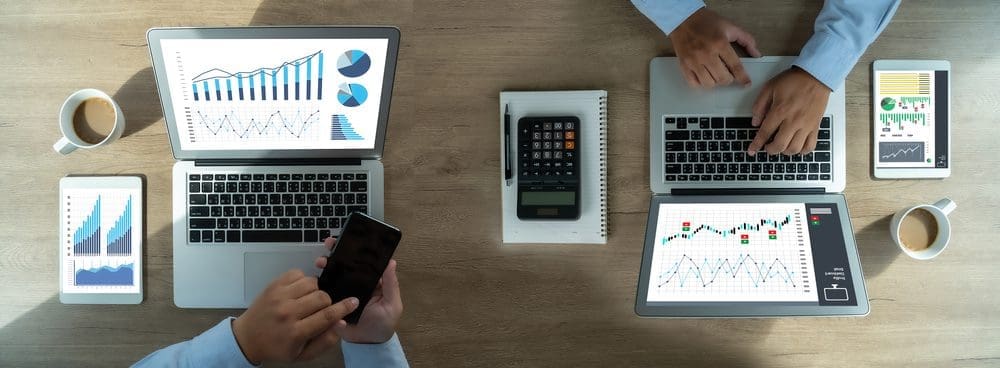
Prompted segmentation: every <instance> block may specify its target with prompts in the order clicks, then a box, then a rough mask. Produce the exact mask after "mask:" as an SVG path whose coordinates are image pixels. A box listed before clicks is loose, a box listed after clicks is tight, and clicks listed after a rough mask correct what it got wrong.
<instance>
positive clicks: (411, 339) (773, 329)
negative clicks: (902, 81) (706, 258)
mask: <svg viewBox="0 0 1000 368" xmlns="http://www.w3.org/2000/svg"><path fill="white" fill-rule="evenodd" d="M331 3H332V4H327V3H326V2H323V1H304V2H294V1H276V0H274V1H272V0H268V1H264V2H263V3H262V4H258V2H257V1H242V2H238V1H229V2H225V3H224V4H222V2H190V1H177V0H165V1H164V0H161V1H142V2H140V1H122V0H112V1H89V2H65V1H52V0H45V1H18V2H13V1H2V2H0V35H2V36H0V67H2V69H3V70H4V71H5V72H4V73H3V76H2V77H0V86H2V88H0V101H3V105H4V108H3V109H0V142H2V144H0V165H2V167H3V173H2V176H0V193H2V194H0V198H2V203H3V205H2V206H0V218H2V220H0V222H2V223H0V234H2V235H0V239H2V242H0V280H3V281H2V282H0V365H3V366H69V365H71V364H75V363H82V364H80V365H99V366H105V365H113V366H122V365H127V364H129V363H131V362H134V361H136V360H138V359H140V358H141V357H143V356H144V355H146V354H148V353H150V352H152V351H153V350H156V349H158V348H161V347H164V346H166V345H169V344H172V343H174V342H178V341H181V340H184V339H188V338H191V337H192V336H194V335H196V334H198V333H200V332H201V331H203V330H205V329H207V328H209V327H211V326H212V325H214V324H215V323H217V322H218V321H219V320H220V319H221V318H223V317H224V316H228V315H237V314H238V313H239V311H237V310H183V309H178V308H176V307H174V305H173V303H172V300H171V299H172V287H173V286H172V283H171V280H172V267H171V261H172V260H171V238H170V226H171V224H170V218H171V213H170V205H169V203H170V199H171V195H170V185H171V184H170V183H171V182H170V175H171V171H170V169H171V165H172V164H173V162H174V160H173V158H172V156H171V154H170V148H169V144H168V141H167V136H166V130H165V128H164V124H163V119H162V115H161V114H162V113H161V111H160V106H159V102H158V99H157V95H156V92H155V87H154V82H153V78H152V74H151V72H150V61H149V53H148V49H147V47H146V43H145V37H144V36H145V31H146V29H147V28H150V27H153V26H182V25H185V26H207V25H213V26H219V25H226V26H239V25H248V24H252V25H288V24H387V25H397V26H399V27H400V28H401V29H402V47H401V50H400V56H399V68H398V74H397V77H396V89H395V91H394V95H393V101H392V112H391V117H390V124H389V133H388V139H387V143H386V150H385V157H384V160H383V161H384V163H385V171H386V192H387V194H386V205H385V212H386V217H387V219H388V220H390V221H391V222H393V223H395V224H397V225H399V226H400V227H401V228H402V229H403V230H404V232H405V233H406V236H405V241H404V243H403V244H402V245H401V247H400V248H399V252H398V253H397V256H398V260H399V264H400V266H399V273H400V278H401V281H402V286H403V296H404V302H405V305H406V311H405V314H404V316H403V319H402V322H401V325H400V326H399V334H400V337H401V339H402V341H403V344H404V347H405V349H406V352H407V355H408V357H409V359H410V361H411V362H412V364H413V365H415V366H442V367H450V366H489V367H492V366H618V365H627V366H668V365H669V366H689V365H710V366H768V367H771V366H775V367H778V366H789V367H792V366H794V367H798V366H840V365H843V366H859V365H860V366H876V365H878V366H903V365H906V366H910V365H915V366H997V365H1000V317H998V315H1000V313H998V312H1000V308H998V305H1000V296H998V294H1000V287H998V286H997V284H998V283H997V281H996V279H997V278H1000V271H998V270H1000V267H998V266H997V265H998V264H1000V256H998V252H997V251H996V244H997V234H998V233H1000V225H998V224H1000V221H998V217H997V216H996V214H995V212H994V211H995V208H996V207H997V206H998V205H1000V194H998V193H1000V186H998V185H997V181H998V180H1000V174H998V171H997V168H998V167H1000V159H998V155H997V154H998V153H1000V150H998V148H997V140H996V139H997V138H996V136H997V133H996V132H997V128H996V127H995V125H994V124H996V123H997V116H1000V107H998V106H1000V92H998V90H997V88H996V86H997V85H1000V68H998V67H997V65H1000V51H997V47H996V45H997V44H998V42H1000V36H998V33H997V31H996V30H997V29H998V28H1000V10H998V9H1000V7H998V6H997V5H995V4H990V3H988V2H977V1H971V0H969V1H923V2H908V3H906V4H903V6H902V7H901V8H900V10H899V12H898V13H897V14H896V17H895V19H894V20H893V22H892V24H890V25H889V27H888V28H887V29H886V30H885V32H884V33H883V34H882V36H881V37H880V38H879V39H878V41H877V42H875V43H874V44H873V45H872V46H871V47H870V48H869V49H868V52H867V53H866V54H865V55H864V56H863V57H862V58H861V61H860V62H859V63H858V64H857V66H856V67H855V68H854V71H853V72H852V73H851V74H850V76H849V77H848V79H847V81H846V83H847V105H848V109H847V111H848V118H849V126H848V139H849V140H850V144H849V148H850V152H849V154H848V161H849V165H850V167H851V169H850V170H849V172H848V175H849V178H848V186H847V191H846V194H847V197H848V202H849V203H850V205H851V208H850V209H851V215H852V222H853V226H854V229H855V232H856V234H857V240H858V244H859V248H860V253H861V258H862V264H863V267H864V272H865V276H866V278H867V282H868V293H869V297H870V298H871V307H872V311H871V314H870V315H869V316H867V317H865V318H795V319H792V318H783V319H739V320H733V319H713V320H703V319H640V318H638V317H636V316H635V314H634V313H633V304H634V300H635V287H636V279H637V274H638V266H639V259H640V256H641V251H642V244H643V236H644V227H645V220H646V212H647V208H648V201H649V197H650V193H649V187H648V184H647V183H648V175H649V173H648V165H647V163H648V161H647V160H648V158H647V154H648V151H647V147H648V146H647V144H648V139H647V131H648V130H647V127H648V125H647V124H648V116H647V115H648V111H649V109H648V62H649V60H650V58H652V57H654V56H660V55H671V54H672V50H671V48H670V46H669V43H668V42H667V41H666V38H665V37H664V35H663V34H662V33H661V32H660V31H659V30H658V29H657V28H655V27H654V26H653V25H652V23H650V22H649V21H648V20H646V19H645V18H644V17H643V16H642V15H640V14H639V12H638V11H636V10H635V9H634V8H633V7H632V6H631V5H630V4H629V2H627V1H596V0H595V1H586V2H584V1H575V0H560V1H545V2H542V1H538V2H531V1H487V0H471V1H462V2H454V1H437V2H432V1H420V2H415V1H399V2H379V3H377V4H370V2H367V1H360V0H343V1H337V2H331ZM710 5H712V6H713V8H714V9H715V10H717V11H718V12H720V13H722V14H724V15H726V16H728V17H731V18H732V19H734V20H735V21H736V22H737V23H738V24H741V25H743V26H744V27H745V28H746V29H748V30H749V31H750V32H751V33H753V34H754V35H756V37H757V39H758V43H759V45H760V48H761V50H762V51H763V52H764V53H765V54H768V55H783V54H796V53H797V52H798V50H799V48H800V47H801V46H802V44H803V43H804V42H805V41H806V40H807V38H808V36H809V35H810V32H811V29H812V22H813V19H814V17H815V14H816V13H817V12H818V11H819V7H820V2H818V1H815V2H800V1H790V0H782V1H773V2H772V1H767V2H764V1H759V2H756V4H753V3H749V2H725V3H721V2H718V4H710ZM765 5H766V6H765ZM877 58H919V59H948V60H951V62H952V66H953V70H954V74H953V75H954V79H953V82H952V86H953V87H954V92H953V96H952V99H953V106H954V108H953V111H954V118H953V122H954V128H953V132H954V140H953V142H954V149H953V157H954V162H955V167H954V169H953V174H952V177H951V178H948V179H946V180H919V181H888V180H886V181H881V180H880V181H875V180H872V178H871V177H870V175H869V172H870V155H871V153H870V148H869V146H870V143H869V142H870V137H871V136H870V134H871V133H870V132H871V128H870V117H869V116H870V115H869V114H870V113H871V110H870V109H871V103H870V95H869V94H870V92H869V91H870V87H869V86H870V82H869V81H870V64H871V62H872V60H874V59H877ZM85 87H94V88H99V89H102V90H105V91H107V92H109V93H111V94H113V95H114V96H115V98H117V100H118V101H119V103H120V104H121V105H122V107H123V109H124V112H125V115H126V117H127V121H128V128H127V130H126V136H125V137H123V138H122V139H121V140H120V141H119V142H117V143H115V144H114V145H112V146H110V147H106V148H101V149H98V150H94V151H88V152H77V153H74V154H72V155H70V156H66V157H62V156H59V155H58V154H56V153H55V152H53V151H52V149H51V144H52V143H53V142H54V141H55V140H56V139H57V138H58V136H59V132H58V128H57V124H56V114H57V111H58V109H59V106H60V104H61V103H62V101H63V99H64V98H65V97H66V96H67V95H68V94H70V93H71V92H73V91H74V90H77V89H80V88H85ZM590 88H594V89H606V90H608V93H609V96H610V97H609V101H610V102H609V103H610V154H609V156H610V164H609V166H610V183H611V194H610V206H611V236H610V239H609V241H608V244H607V245H601V246H569V245H566V246H563V245H556V246H526V247H516V248H515V247H511V248H504V247H501V246H500V245H499V243H500V234H501V231H500V219H499V215H500V203H499V200H500V195H499V192H498V190H497V189H498V188H497V182H498V180H497V175H498V172H499V171H498V170H499V165H500V161H499V156H498V154H497V153H498V152H499V147H498V146H497V144H498V143H497V142H499V140H498V139H497V132H498V129H497V126H496V124H497V116H496V114H497V99H498V93H499V91H501V90H505V89H539V90H555V89H590ZM120 173H137V174H143V175H145V176H146V183H147V205H146V216H147V233H146V248H145V249H146V259H145V268H146V270H147V271H146V279H145V285H146V291H145V292H146V297H145V301H144V302H143V303H142V304H141V305H138V306H82V305H62V304H60V303H59V301H58V296H57V293H58V285H57V281H56V280H57V271H56V270H57V258H56V256H55V254H56V253H55V246H56V237H57V235H56V231H55V227H56V225H55V220H56V212H57V206H56V200H55V199H56V193H57V190H58V180H59V178H61V177H62V176H64V175H67V174H120ZM944 196H948V197H950V198H952V199H954V200H955V201H956V202H957V203H958V210H957V211H956V212H955V213H954V215H953V216H952V221H953V224H954V238H953V239H952V242H951V245H950V246H949V248H948V249H947V251H945V252H944V253H943V254H942V255H941V256H940V257H938V258H936V259H934V260H932V261H927V262H918V261H915V260H912V259H909V258H908V257H906V256H904V255H901V254H900V252H899V251H897V249H896V247H895V246H894V245H893V244H892V242H891V241H890V239H889V236H888V230H887V229H888V222H889V216H890V215H891V214H892V213H893V212H894V211H895V210H897V209H899V208H902V207H904V206H907V205H911V204H914V203H929V202H932V201H934V200H937V199H939V198H941V197H944ZM330 362H334V363H335V365H340V364H341V363H340V353H339V351H338V349H335V350H334V351H332V352H331V353H330V354H329V355H328V356H326V357H324V358H322V359H319V360H318V361H316V362H313V365H317V366H318V365H320V364H321V363H330ZM623 362H624V363H623Z"/></svg>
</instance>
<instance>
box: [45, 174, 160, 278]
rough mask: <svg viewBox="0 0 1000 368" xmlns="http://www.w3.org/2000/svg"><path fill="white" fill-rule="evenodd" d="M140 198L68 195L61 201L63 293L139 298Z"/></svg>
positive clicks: (114, 192) (110, 193)
mask: <svg viewBox="0 0 1000 368" xmlns="http://www.w3.org/2000/svg"><path fill="white" fill-rule="evenodd" d="M138 196H139V193H137V191H136V190H128V189H101V190H99V191H98V190H94V189H66V190H65V191H64V196H63V197H62V198H61V200H62V201H63V202H64V203H62V205H63V208H64V211H63V214H62V218H61V223H60V227H61V230H62V231H61V233H62V234H63V236H62V238H63V240H62V246H61V251H62V252H64V254H63V257H62V259H63V265H62V271H61V273H62V275H61V279H62V281H61V282H62V289H63V291H64V292H71V293H135V292H138V290H139V282H140V279H139V275H138V272H137V271H136V270H137V269H138V265H139V264H140V262H141V261H142V257H141V253H142V252H141V247H142V241H141V236H142V234H141V221H142V216H141V208H139V203H137V200H136V198H138Z"/></svg>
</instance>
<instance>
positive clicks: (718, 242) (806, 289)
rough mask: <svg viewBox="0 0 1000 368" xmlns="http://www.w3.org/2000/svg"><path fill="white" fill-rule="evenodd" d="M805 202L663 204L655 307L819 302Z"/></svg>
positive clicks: (652, 284)
mask: <svg viewBox="0 0 1000 368" xmlns="http://www.w3.org/2000/svg"><path fill="white" fill-rule="evenodd" d="M804 214H805V206H804V205H803V204H801V203H760V204H671V203H664V204H661V205H660V210H659V217H658V221H657V225H656V238H655V239H656V240H655V245H654V250H653V258H652V264H651V268H650V270H651V274H650V278H649V287H648V295H647V300H648V301H650V302H762V301H784V302H797V301H801V302H815V301H816V293H815V285H816V277H815V275H814V274H813V268H814V267H813V260H812V248H811V245H810V241H809V234H808V233H807V231H808V228H807V226H806V223H805V221H806V220H805V215H804Z"/></svg>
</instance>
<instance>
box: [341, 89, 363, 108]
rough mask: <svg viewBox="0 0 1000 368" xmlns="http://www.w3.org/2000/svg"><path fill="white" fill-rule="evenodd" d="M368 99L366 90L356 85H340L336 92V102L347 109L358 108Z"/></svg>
mask: <svg viewBox="0 0 1000 368" xmlns="http://www.w3.org/2000/svg"><path fill="white" fill-rule="evenodd" d="M367 99H368V90H367V89H365V86H362V85H360V84H357V83H342V84H341V85H340V90H338V91H337V100H339V101H340V104H341V105H344V106H347V107H358V106H361V104H363V103H365V100H367Z"/></svg>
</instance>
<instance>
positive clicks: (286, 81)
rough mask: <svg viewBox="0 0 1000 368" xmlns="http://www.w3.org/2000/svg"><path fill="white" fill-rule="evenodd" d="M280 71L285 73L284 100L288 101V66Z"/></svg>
mask: <svg viewBox="0 0 1000 368" xmlns="http://www.w3.org/2000/svg"><path fill="white" fill-rule="evenodd" d="M281 70H282V72H283V73H285V100H288V65H285V66H284V67H283V68H281Z"/></svg>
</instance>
